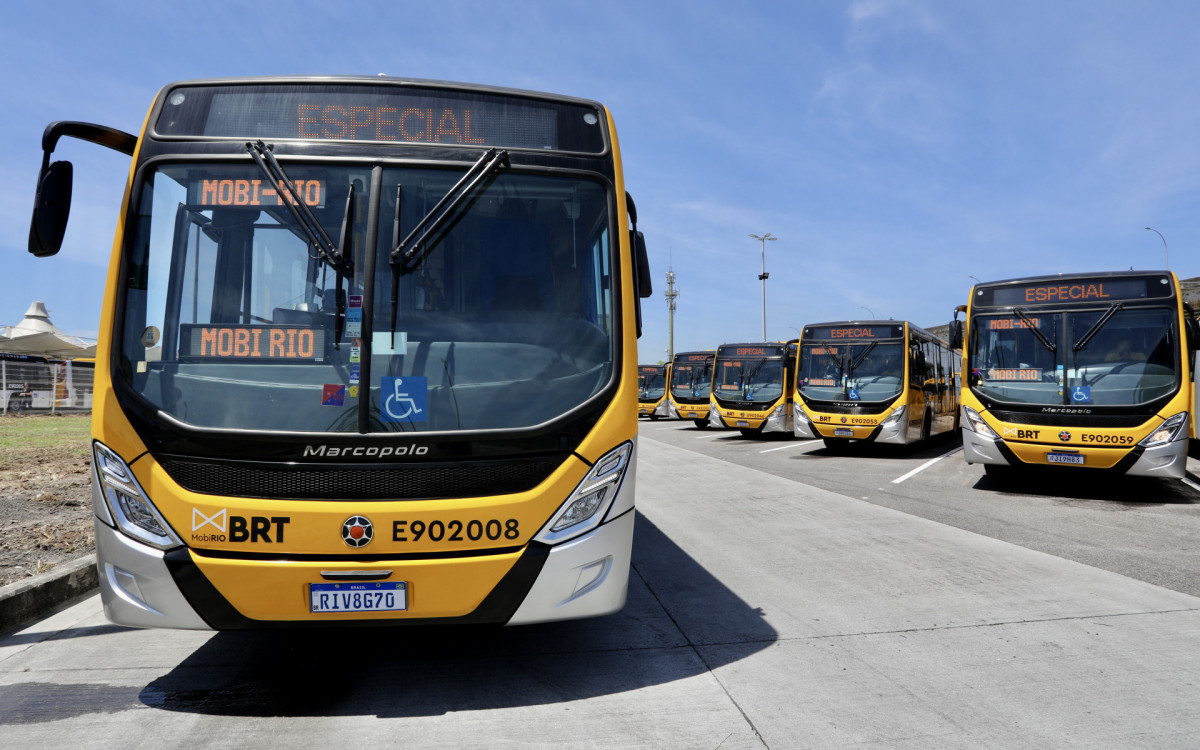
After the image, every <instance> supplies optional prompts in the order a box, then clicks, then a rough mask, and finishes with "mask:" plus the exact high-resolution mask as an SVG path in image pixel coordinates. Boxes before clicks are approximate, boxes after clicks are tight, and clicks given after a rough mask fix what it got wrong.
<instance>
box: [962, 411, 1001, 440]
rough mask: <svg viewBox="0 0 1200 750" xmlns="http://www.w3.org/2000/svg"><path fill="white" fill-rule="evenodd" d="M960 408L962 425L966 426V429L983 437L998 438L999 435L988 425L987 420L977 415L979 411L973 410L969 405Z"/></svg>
mask: <svg viewBox="0 0 1200 750" xmlns="http://www.w3.org/2000/svg"><path fill="white" fill-rule="evenodd" d="M962 410H963V421H962V425H963V427H966V428H967V429H968V430H970V431H972V432H974V433H977V434H979V435H982V436H983V437H985V438H991V439H992V440H998V439H999V438H1000V436H999V435H997V434H996V431H995V430H993V429H992V428H991V427H988V425H987V422H984V421H983V417H981V416H980V415H979V412H977V411H975V410H974V409H972V408H971V407H969V406H964V407H963V408H962Z"/></svg>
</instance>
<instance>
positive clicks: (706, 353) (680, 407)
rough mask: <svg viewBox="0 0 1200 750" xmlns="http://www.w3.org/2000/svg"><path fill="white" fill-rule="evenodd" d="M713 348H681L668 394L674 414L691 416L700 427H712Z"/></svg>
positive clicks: (673, 364) (683, 416)
mask: <svg viewBox="0 0 1200 750" xmlns="http://www.w3.org/2000/svg"><path fill="white" fill-rule="evenodd" d="M716 356H717V353H716V351H715V350H713V349H708V350H703V351H695V352H677V353H676V354H675V358H674V359H673V360H672V361H671V388H670V390H669V391H668V393H667V398H668V399H669V400H670V402H671V413H672V416H675V417H678V418H679V419H690V420H692V421H693V422H694V423H695V424H696V426H697V427H699V428H700V429H705V428H706V427H708V414H709V396H710V395H711V394H712V371H713V359H715V358H716Z"/></svg>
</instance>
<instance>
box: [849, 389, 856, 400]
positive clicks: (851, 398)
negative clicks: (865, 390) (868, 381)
mask: <svg viewBox="0 0 1200 750" xmlns="http://www.w3.org/2000/svg"><path fill="white" fill-rule="evenodd" d="M850 400H851V401H857V400H858V389H857V388H851V389H850Z"/></svg>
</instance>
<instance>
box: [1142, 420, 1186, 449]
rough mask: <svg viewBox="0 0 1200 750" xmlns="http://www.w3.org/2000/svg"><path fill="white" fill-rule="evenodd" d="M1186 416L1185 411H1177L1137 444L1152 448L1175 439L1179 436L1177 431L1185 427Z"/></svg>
mask: <svg viewBox="0 0 1200 750" xmlns="http://www.w3.org/2000/svg"><path fill="white" fill-rule="evenodd" d="M1187 416H1188V415H1187V412H1186V411H1181V412H1179V413H1178V414H1176V415H1175V416H1173V417H1171V418H1170V419H1168V420H1167V421H1166V422H1163V423H1162V424H1161V425H1159V428H1158V429H1157V430H1155V431H1154V432H1152V433H1150V434H1149V435H1147V436H1146V438H1145V439H1144V440H1142V441H1141V442H1140V443H1138V445H1140V446H1142V447H1143V448H1154V447H1156V446H1159V445H1165V444H1166V443H1169V442H1171V441H1173V440H1175V438H1176V437H1178V436H1179V433H1180V432H1181V431H1182V430H1183V429H1184V428H1185V427H1187Z"/></svg>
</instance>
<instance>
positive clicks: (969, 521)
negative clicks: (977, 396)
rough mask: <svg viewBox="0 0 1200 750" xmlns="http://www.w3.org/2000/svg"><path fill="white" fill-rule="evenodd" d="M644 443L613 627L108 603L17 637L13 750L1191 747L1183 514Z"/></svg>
mask: <svg viewBox="0 0 1200 750" xmlns="http://www.w3.org/2000/svg"><path fill="white" fill-rule="evenodd" d="M641 434H642V437H641V441H640V446H639V463H638V466H637V470H638V474H637V482H638V505H639V516H638V526H637V531H636V538H635V550H634V573H633V575H632V578H631V581H630V599H629V603H628V605H627V606H626V608H625V609H624V610H623V611H622V612H621V613H620V614H617V615H613V616H611V617H607V618H601V619H597V620H591V621H583V622H573V623H562V624H555V625H543V626H531V627H524V628H510V629H477V628H461V629H448V630H447V629H443V630H436V631H435V630H425V629H413V628H406V629H386V630H384V629H379V630H354V631H350V630H329V631H320V632H303V633H279V632H270V633H253V632H251V633H229V632H227V633H216V634H213V633H198V632H180V631H137V630H129V629H125V628H118V627H115V626H111V625H109V624H107V623H106V621H105V620H104V617H103V613H102V611H101V609H100V606H99V601H98V599H97V598H96V597H94V596H93V597H90V598H88V599H85V600H83V601H82V602H79V603H77V604H75V605H73V606H70V607H68V608H66V609H63V610H62V611H60V612H58V613H56V614H54V615H52V616H51V617H49V618H46V619H44V620H42V621H40V622H38V623H35V624H33V625H31V626H29V627H27V628H25V629H23V630H20V631H18V632H15V633H11V634H9V635H7V636H5V637H3V638H0V746H2V747H33V746H43V745H62V744H67V743H70V745H71V746H72V747H74V748H89V747H121V748H140V747H145V748H151V747H153V748H163V747H186V748H202V747H230V746H235V745H237V746H252V747H259V746H262V747H281V746H287V747H301V748H302V747H330V746H334V747H344V746H354V745H360V746H364V747H376V746H392V747H408V746H412V747H432V746H436V747H478V748H496V747H542V746H544V747H550V746H554V747H564V746H565V747H598V748H607V747H612V748H627V747H647V748H649V747H653V748H702V747H713V748H715V747H721V748H761V747H770V748H797V747H845V746H857V747H881V748H882V747H887V748H897V747H900V748H909V747H911V748H941V747H947V748H949V747H972V748H975V747H983V748H987V747H996V748H1001V747H1003V748H1011V747H1049V746H1053V747H1087V748H1096V747H1112V748H1127V747H1179V748H1185V747H1187V748H1190V747H1194V746H1195V738H1196V737H1197V736H1200V712H1198V711H1196V710H1195V707H1194V706H1195V695H1196V692H1197V691H1196V688H1197V682H1198V681H1200V648H1198V646H1200V598H1198V597H1197V592H1196V590H1195V585H1196V579H1197V576H1196V575H1195V572H1196V565H1197V562H1196V560H1195V559H1194V558H1196V557H1197V555H1195V554H1193V553H1192V552H1191V550H1190V549H1189V545H1191V543H1192V541H1193V540H1194V539H1196V533H1195V532H1196V530H1197V529H1196V527H1197V524H1198V523H1200V512H1198V511H1197V508H1198V507H1200V503H1198V502H1197V501H1198V500H1200V492H1197V491H1196V490H1195V489H1194V488H1193V487H1191V486H1190V485H1188V484H1186V483H1183V482H1165V481H1162V482H1150V483H1147V482H1134V481H1132V480H1129V482H1128V483H1126V482H1120V483H1114V482H1103V483H1099V484H1098V485H1096V486H1093V487H1090V488H1089V487H1087V486H1081V485H1079V484H1078V483H1071V484H1064V483H1062V481H1060V480H1059V479H1055V478H1053V477H1050V478H1045V477H1043V478H1038V479H1037V480H1036V481H1035V482H1033V483H1032V484H1029V485H1028V486H1026V485H1025V484H1022V486H1009V487H996V486H994V485H992V484H990V483H989V481H988V480H987V479H985V478H983V474H982V471H980V470H979V468H978V467H968V466H966V465H965V464H964V463H963V462H962V459H961V456H959V455H957V454H955V453H953V451H954V450H955V449H956V448H957V445H956V444H955V443H953V442H950V441H947V442H944V443H941V444H937V445H933V446H931V447H929V448H926V449H921V450H916V451H900V450H897V451H887V450H863V451H856V452H854V453H853V454H851V455H831V454H829V453H828V452H827V451H826V450H825V449H824V447H823V446H821V445H820V444H819V443H813V442H801V441H792V440H770V441H767V440H747V439H745V438H742V437H741V436H740V434H738V433H708V432H705V431H701V430H697V429H695V428H693V427H692V426H691V423H680V422H656V423H643V425H642V433H641ZM946 454H950V455H946ZM914 472H915V473H914Z"/></svg>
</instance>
